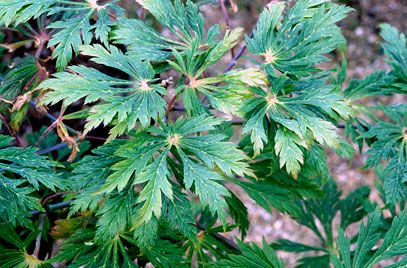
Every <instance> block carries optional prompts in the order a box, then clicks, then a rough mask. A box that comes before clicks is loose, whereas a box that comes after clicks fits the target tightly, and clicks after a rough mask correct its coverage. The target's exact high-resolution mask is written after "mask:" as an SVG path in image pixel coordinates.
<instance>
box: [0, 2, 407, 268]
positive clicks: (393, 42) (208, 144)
mask: <svg viewBox="0 0 407 268" xmlns="http://www.w3.org/2000/svg"><path fill="white" fill-rule="evenodd" d="M115 2H117V1H108V2H107V3H105V4H100V3H98V2H97V1H96V0H86V1H61V0H44V1H34V0H22V1H13V0H5V1H1V2H0V25H1V26H11V27H13V30H14V31H9V30H8V29H9V28H5V29H6V30H5V33H6V34H9V35H10V36H11V38H13V32H20V33H21V35H20V36H19V37H21V36H23V37H26V38H27V39H26V40H17V42H16V43H13V44H8V46H6V47H9V48H12V49H9V50H10V53H13V52H18V51H19V49H23V48H25V49H27V51H28V52H31V54H33V55H32V56H24V57H23V58H18V59H17V58H16V59H15V60H14V63H13V65H12V68H11V70H9V71H8V72H7V74H6V75H5V76H4V81H3V82H2V83H1V85H0V95H1V101H2V103H1V104H0V112H1V120H2V122H3V123H4V124H2V125H3V126H2V127H3V128H2V130H3V129H4V131H9V132H10V135H14V136H15V137H16V139H15V143H16V146H10V144H11V143H12V142H13V141H14V138H13V137H10V136H5V135H1V136H0V234H1V235H0V241H1V244H0V266H1V267H52V265H56V264H57V263H62V264H63V265H67V266H69V267H144V266H146V265H148V264H149V263H150V264H152V265H153V266H155V267H190V266H191V265H192V266H199V267H206V266H209V265H213V266H215V267H284V263H283V261H282V260H280V259H279V258H278V257H277V254H276V251H288V252H294V253H297V254H299V256H300V257H299V259H298V261H297V264H298V267H329V265H333V266H335V267H345V268H350V267H372V266H374V265H375V264H377V263H379V262H380V261H382V260H384V259H388V258H393V261H394V263H395V264H393V266H391V267H400V266H402V265H407V262H406V260H407V259H406V258H404V259H401V260H398V262H397V259H396V258H395V257H397V256H402V255H405V254H406V252H407V250H406V248H407V240H406V237H407V234H406V229H405V226H406V224H407V212H406V209H405V208H404V206H405V200H406V195H407V191H406V183H407V106H406V105H405V104H400V105H391V106H385V105H377V106H366V105H363V104H362V103H363V102H361V100H362V101H363V100H365V99H366V98H372V97H373V98H374V97H377V96H392V95H394V94H405V93H406V88H407V64H406V62H407V61H406V57H407V48H406V39H405V36H404V35H403V34H401V33H399V32H398V31H397V30H396V29H395V28H393V27H391V26H389V25H386V24H385V25H382V26H381V29H382V31H381V35H382V37H383V40H384V42H383V44H382V47H383V51H384V53H385V55H386V57H387V61H388V64H389V66H390V70H389V71H377V72H374V73H372V74H370V75H369V76H367V77H366V78H365V79H362V80H354V79H351V80H350V81H349V83H345V82H346V81H347V74H346V65H347V64H346V60H345V58H344V57H343V59H342V64H341V66H335V67H333V68H332V69H329V68H326V69H325V70H321V69H320V68H321V64H322V63H326V62H329V61H331V58H332V54H330V53H331V52H333V51H335V50H338V51H339V52H340V54H342V56H344V55H345V49H346V41H345V39H344V37H343V36H342V34H341V30H340V28H339V27H338V26H337V25H336V23H337V22H338V21H340V20H341V19H343V18H344V17H345V16H346V15H347V14H348V13H349V12H351V9H350V8H348V7H345V6H341V5H337V4H334V3H332V2H331V1H328V0H298V1H297V2H296V3H295V4H294V5H293V6H292V7H290V8H286V6H285V4H284V3H282V2H279V1H273V2H271V3H270V4H269V5H268V6H267V7H266V8H265V9H264V10H263V11H262V12H261V14H260V16H259V20H258V22H257V25H256V26H255V28H254V30H253V32H252V34H251V35H249V36H246V38H245V42H246V44H245V45H247V48H248V51H249V52H250V53H251V56H253V59H252V62H254V64H253V65H254V66H252V67H248V68H235V69H232V70H229V68H227V70H228V71H227V72H220V73H219V72H217V70H218V69H219V66H221V65H222V64H223V61H222V59H224V58H225V57H227V56H226V55H227V54H228V53H229V51H231V49H232V48H233V47H234V46H236V45H237V44H238V43H239V41H240V39H241V37H242V35H243V32H244V29H243V28H235V29H226V30H221V27H220V26H219V25H214V26H212V27H210V28H207V27H205V19H204V17H203V15H202V14H201V13H200V12H199V7H198V5H196V4H195V3H193V2H191V1H187V2H186V3H184V2H182V1H180V0H174V1H172V0H143V1H141V0H140V1H137V2H138V4H139V5H140V6H141V7H140V8H143V9H145V10H146V11H148V14H149V16H150V15H151V17H147V18H145V19H142V18H141V17H143V16H140V18H128V17H127V15H126V11H125V10H123V9H122V8H120V7H119V6H118V5H117V4H116V3H115ZM150 20H154V21H157V22H158V23H159V24H160V25H161V26H162V27H165V28H166V31H165V32H166V34H165V35H163V34H161V33H160V31H158V30H156V29H154V27H153V26H151V25H152V24H150V23H149V22H150ZM35 22H37V23H35ZM36 27H37V28H38V29H36ZM206 29H207V30H206ZM10 32H11V33H10ZM14 38H15V36H14ZM30 43H33V48H35V50H34V51H30V47H29V46H28V45H27V44H30ZM72 59H74V63H73V64H71V65H70V62H71V60H72ZM234 60H237V58H235V59H234ZM30 105H31V106H32V107H31V109H32V111H31V112H29V107H30ZM47 109H51V111H52V110H55V111H56V110H57V109H60V113H59V116H58V117H57V118H55V117H54V116H53V115H51V114H50V112H47ZM67 112H68V114H66V113H67ZM383 112H384V113H383ZM44 113H45V114H46V115H47V117H48V118H49V119H51V120H52V121H53V122H52V123H51V125H49V126H48V127H43V128H41V129H39V131H38V132H36V131H35V129H36V128H35V127H34V126H33V125H34V124H31V120H32V121H34V120H36V118H37V117H38V116H39V114H44ZM31 114H34V116H32V115H31ZM25 115H27V116H25ZM68 120H73V121H70V122H76V124H77V125H78V126H80V127H83V132H79V131H77V130H75V129H73V128H72V127H69V126H67V124H66V123H65V122H66V121H68ZM339 124H345V127H344V131H341V129H340V128H338V127H337V126H338V125H339ZM30 127H31V129H32V130H34V133H32V134H27V133H24V131H25V130H26V129H27V128H30ZM22 129H24V130H22ZM54 129H56V133H54V132H53V130H54ZM107 132H108V133H107ZM95 133H99V134H100V133H102V135H104V137H94V136H91V135H90V134H95ZM106 133H107V134H106ZM72 135H73V136H72ZM19 136H25V137H26V140H27V143H29V144H30V145H31V147H30V146H29V147H25V148H23V147H22V143H21V142H20V141H19V139H20V138H19ZM91 138H96V139H95V140H96V141H97V142H93V141H92V142H89V141H83V140H84V139H91ZM345 138H348V140H349V141H352V143H355V144H357V145H359V149H360V150H362V148H363V146H367V147H368V151H367V154H368V158H367V161H366V165H365V167H364V168H366V169H368V168H373V167H375V168H376V171H377V174H378V175H379V176H380V178H381V179H382V181H380V183H378V188H379V190H380V192H381V194H382V199H381V203H380V204H377V203H373V202H370V201H369V194H370V190H369V188H368V187H362V188H358V189H357V190H355V191H354V192H351V193H350V194H348V195H347V196H346V197H344V198H341V192H340V191H339V190H338V189H337V186H336V184H335V182H334V180H333V179H332V178H331V177H330V175H329V168H328V161H327V156H326V153H325V150H327V149H333V150H334V151H335V153H336V154H337V155H339V156H340V157H345V158H352V157H353V156H354V154H355V150H354V149H353V146H352V145H350V144H349V143H348V142H347V141H346V140H345ZM58 139H61V141H62V143H58ZM100 139H102V140H103V141H104V144H100ZM236 141H237V142H236ZM66 146H68V147H69V149H71V151H72V152H71V153H69V149H68V148H66ZM34 147H39V148H40V149H39V150H38V149H35V148H34ZM54 151H58V153H55V152H54ZM69 154H70V156H69V157H68V155H69ZM233 186H239V187H240V188H242V189H243V190H244V191H245V192H246V193H247V195H248V196H249V197H250V198H251V199H253V200H254V201H255V202H256V203H257V204H258V205H259V206H261V207H263V208H264V209H266V210H267V211H268V212H270V213H275V209H276V210H278V211H280V212H281V213H286V214H288V215H290V216H291V217H292V218H293V219H294V220H296V221H297V222H298V223H299V224H301V225H304V226H305V227H306V228H308V229H310V230H311V231H312V232H313V233H314V234H315V235H316V237H317V238H318V239H319V244H318V245H308V244H302V243H299V242H295V241H289V240H278V241H276V242H274V243H272V244H267V242H266V241H265V240H264V241H263V245H262V247H260V246H258V245H255V244H249V243H245V242H243V239H244V238H245V236H246V234H247V231H248V228H249V225H250V222H249V217H248V211H247V208H246V206H245V204H243V202H242V201H241V200H240V199H239V197H238V194H237V193H236V192H234V191H235V189H236V187H233ZM61 196H63V198H61ZM57 198H59V199H62V201H63V202H62V203H57V204H49V205H47V202H49V201H50V200H52V199H57ZM380 206H383V207H380ZM68 207H69V208H68ZM386 210H389V211H390V214H391V216H390V217H389V216H385V215H386V213H385V212H386ZM338 214H340V223H339V224H337V223H336V221H334V219H335V217H336V215H338ZM387 214H388V213H387ZM364 218H367V222H366V223H363V222H362V220H363V219H364ZM357 222H362V223H361V224H360V231H359V233H358V234H357V235H356V236H355V237H353V238H352V239H349V238H347V236H346V235H345V234H344V232H345V231H346V229H347V228H348V227H349V226H350V225H351V224H353V223H357ZM320 226H321V227H320ZM235 229H238V231H239V233H240V235H241V238H240V239H237V238H236V242H235V241H234V240H229V239H226V238H225V237H224V236H223V233H225V232H229V231H232V230H235ZM336 230H338V231H336ZM59 239H61V240H62V247H61V249H60V250H58V252H54V251H53V247H52V244H53V243H57V242H56V241H57V240H59ZM379 241H380V242H379ZM45 243H46V244H45ZM378 243H379V246H376V245H377V244H378ZM351 244H355V247H351ZM50 245H51V246H50ZM396 262H397V263H396Z"/></svg>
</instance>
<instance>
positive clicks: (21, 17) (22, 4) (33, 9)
mask: <svg viewBox="0 0 407 268" xmlns="http://www.w3.org/2000/svg"><path fill="white" fill-rule="evenodd" d="M55 3H57V1H56V0H44V1H36V0H23V1H18V2H17V1H14V0H5V1H1V3H0V24H4V25H6V26H9V25H10V24H13V25H18V24H20V23H23V22H26V21H28V20H29V19H31V18H38V17H39V16H41V15H42V14H44V13H46V12H47V11H48V10H50V7H51V6H52V5H54V4H55Z"/></svg>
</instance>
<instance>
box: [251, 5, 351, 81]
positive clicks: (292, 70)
mask: <svg viewBox="0 0 407 268" xmlns="http://www.w3.org/2000/svg"><path fill="white" fill-rule="evenodd" d="M283 9H284V3H283V2H276V3H271V4H270V5H267V7H266V8H265V9H264V11H263V12H262V13H261V14H260V17H259V21H258V23H257V25H256V28H255V30H254V31H253V37H252V38H250V37H247V38H246V42H247V47H248V49H249V50H250V52H252V53H253V54H256V55H261V56H263V57H264V65H265V68H266V70H267V71H268V73H269V74H270V75H276V73H278V72H280V73H289V74H292V75H295V76H307V75H308V74H310V73H313V72H316V71H317V70H318V69H317V68H316V65H317V64H319V63H321V62H326V61H329V59H328V58H327V57H326V56H324V55H325V54H327V53H329V52H331V51H333V50H334V49H335V48H337V47H339V46H341V45H344V44H345V39H344V37H343V36H342V34H341V31H340V29H339V27H338V26H336V24H335V23H336V22H338V21H340V20H341V19H343V18H344V17H346V15H347V13H349V12H350V11H351V10H352V9H350V8H348V7H345V6H339V5H336V4H332V3H330V1H326V0H300V1H297V2H296V3H295V5H294V6H293V7H292V8H291V9H290V10H289V11H288V13H287V15H286V16H285V17H284V19H282V13H283Z"/></svg>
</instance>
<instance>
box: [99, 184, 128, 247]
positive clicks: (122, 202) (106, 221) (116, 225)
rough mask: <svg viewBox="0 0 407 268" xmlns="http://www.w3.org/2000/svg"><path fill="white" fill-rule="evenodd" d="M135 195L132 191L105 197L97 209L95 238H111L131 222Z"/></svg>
mask: <svg viewBox="0 0 407 268" xmlns="http://www.w3.org/2000/svg"><path fill="white" fill-rule="evenodd" d="M134 203H135V197H134V194H133V193H132V192H129V193H127V194H120V195H117V196H111V197H109V198H107V199H106V200H105V201H104V203H103V204H102V205H101V206H100V208H99V209H98V211H97V213H96V216H98V222H97V230H96V238H97V239H99V240H109V239H113V238H114V237H115V236H116V235H117V234H119V233H121V232H123V231H124V230H125V229H126V227H128V226H130V225H131V223H132V221H133V220H132V218H133V216H134V214H135V210H134V207H133V206H134Z"/></svg>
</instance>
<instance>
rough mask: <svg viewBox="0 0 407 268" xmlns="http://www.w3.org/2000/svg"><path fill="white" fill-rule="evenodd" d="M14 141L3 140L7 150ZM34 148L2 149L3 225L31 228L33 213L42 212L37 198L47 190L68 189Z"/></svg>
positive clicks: (0, 139)
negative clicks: (9, 143)
mask: <svg viewBox="0 0 407 268" xmlns="http://www.w3.org/2000/svg"><path fill="white" fill-rule="evenodd" d="M9 141H10V139H9V138H8V137H6V136H0V144H2V146H6V144H7V143H8V142H9ZM35 151H36V150H35V149H34V148H29V147H28V148H19V147H5V148H2V149H0V212H1V213H0V221H1V222H11V223H12V224H13V225H25V226H31V222H30V221H28V220H27V217H28V216H29V215H28V213H29V212H30V211H31V210H41V207H40V206H39V199H38V197H37V196H36V195H34V194H33V192H35V191H36V190H37V191H38V190H40V188H41V189H44V187H45V188H48V189H51V190H53V191H56V189H57V188H59V189H64V188H65V187H66V185H65V183H64V181H63V180H62V179H61V178H60V177H59V175H58V174H56V173H55V171H54V170H53V167H54V165H53V164H52V163H51V162H50V161H49V160H48V159H47V158H45V157H44V156H40V155H37V154H36V153H35Z"/></svg>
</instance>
